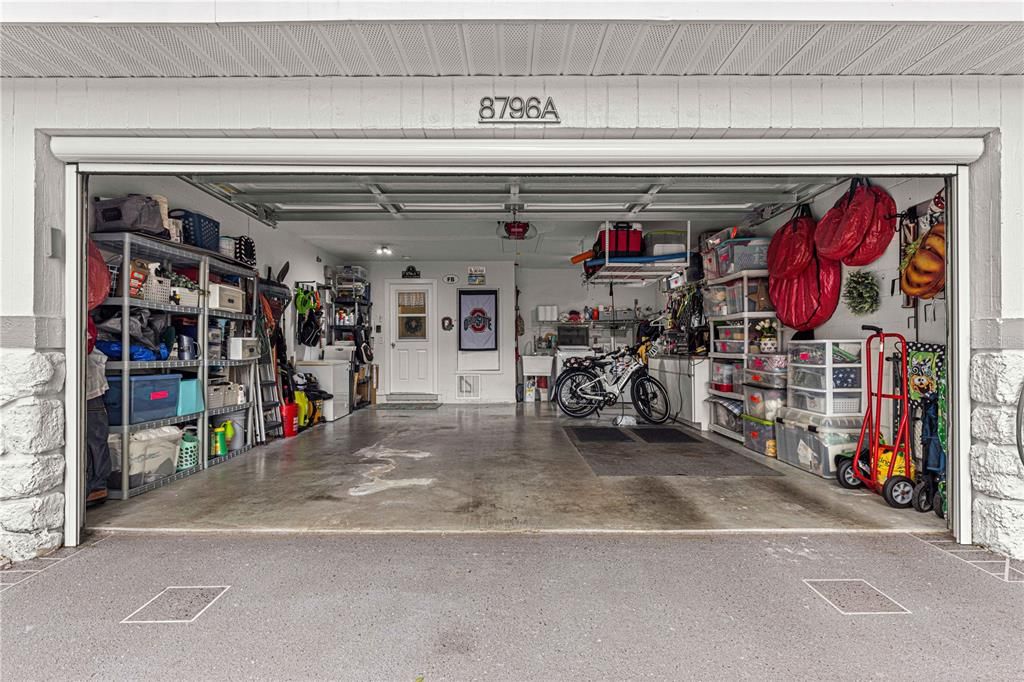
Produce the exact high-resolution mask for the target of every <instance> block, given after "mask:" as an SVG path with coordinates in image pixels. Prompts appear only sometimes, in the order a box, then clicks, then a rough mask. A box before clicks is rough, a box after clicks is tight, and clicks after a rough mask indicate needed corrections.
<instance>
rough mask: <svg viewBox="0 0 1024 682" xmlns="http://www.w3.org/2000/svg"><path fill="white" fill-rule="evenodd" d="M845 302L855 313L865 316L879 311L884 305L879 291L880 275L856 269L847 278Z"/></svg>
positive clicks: (844, 294) (844, 289)
mask: <svg viewBox="0 0 1024 682" xmlns="http://www.w3.org/2000/svg"><path fill="white" fill-rule="evenodd" d="M843 303H845V304H846V307H847V308H849V309H850V312H851V313H853V314H854V315H858V316H864V315H871V314H872V313H875V312H878V309H879V308H880V307H881V305H882V301H881V296H880V294H879V291H878V277H877V276H876V275H875V274H874V273H873V272H868V271H866V270H856V271H854V272H851V273H850V274H849V276H848V277H847V278H846V286H844V287H843Z"/></svg>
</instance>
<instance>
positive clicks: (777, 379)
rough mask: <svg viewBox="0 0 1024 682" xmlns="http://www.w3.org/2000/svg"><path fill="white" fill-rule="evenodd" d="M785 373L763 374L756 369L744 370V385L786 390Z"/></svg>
mask: <svg viewBox="0 0 1024 682" xmlns="http://www.w3.org/2000/svg"><path fill="white" fill-rule="evenodd" d="M786 376H787V375H786V373H785V372H762V371H760V370H756V369H745V370H743V383H744V384H747V385H749V386H761V387H764V388H781V389H785V388H786Z"/></svg>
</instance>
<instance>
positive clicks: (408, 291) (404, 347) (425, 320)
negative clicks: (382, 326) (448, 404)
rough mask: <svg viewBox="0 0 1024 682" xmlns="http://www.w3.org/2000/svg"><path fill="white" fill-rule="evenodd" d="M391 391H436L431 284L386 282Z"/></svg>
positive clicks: (426, 392) (432, 293)
mask: <svg viewBox="0 0 1024 682" xmlns="http://www.w3.org/2000/svg"><path fill="white" fill-rule="evenodd" d="M388 288H389V290H390V291H389V295H388V301H389V304H390V305H389V311H390V312H389V315H390V316H391V319H390V324H389V327H390V329H391V340H390V349H389V360H390V363H389V364H390V367H389V370H388V375H389V376H390V381H389V383H390V389H391V390H390V393H419V394H434V393H436V392H437V391H436V383H435V377H434V364H435V362H434V358H435V357H436V349H435V347H434V344H435V343H437V339H435V338H434V287H433V285H432V284H429V283H410V284H405V283H402V284H390V285H389V287H388Z"/></svg>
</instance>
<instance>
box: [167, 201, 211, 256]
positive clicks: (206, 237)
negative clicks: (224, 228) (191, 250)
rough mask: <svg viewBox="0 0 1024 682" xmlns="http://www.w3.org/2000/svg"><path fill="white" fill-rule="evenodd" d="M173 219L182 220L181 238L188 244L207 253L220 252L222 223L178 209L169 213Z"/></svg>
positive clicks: (200, 214)
mask: <svg viewBox="0 0 1024 682" xmlns="http://www.w3.org/2000/svg"><path fill="white" fill-rule="evenodd" d="M169 215H170V217H171V218H177V219H179V220H181V236H182V240H183V241H184V242H185V243H186V244H191V245H192V246H198V247H199V248H200V249H206V250H207V251H214V252H219V248H220V223H219V222H218V221H216V220H214V219H213V218H211V217H209V216H205V215H203V214H202V213H195V212H194V211H189V210H186V209H184V208H176V209H173V210H172V211H170V213H169Z"/></svg>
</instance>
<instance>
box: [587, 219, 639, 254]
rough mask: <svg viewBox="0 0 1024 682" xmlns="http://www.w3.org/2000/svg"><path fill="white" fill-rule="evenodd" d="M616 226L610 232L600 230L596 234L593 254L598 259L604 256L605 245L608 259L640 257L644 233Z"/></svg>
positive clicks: (627, 227)
mask: <svg viewBox="0 0 1024 682" xmlns="http://www.w3.org/2000/svg"><path fill="white" fill-rule="evenodd" d="M626 225H627V226H626V227H620V226H618V225H616V226H615V227H614V228H613V229H611V230H601V231H600V232H598V233H597V241H596V242H594V253H596V254H597V257H598V258H601V257H603V256H604V252H605V244H606V242H607V246H608V257H609V258H626V257H630V256H641V255H643V252H644V233H643V231H642V230H636V229H633V228H632V227H629V226H628V225H629V223H626Z"/></svg>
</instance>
